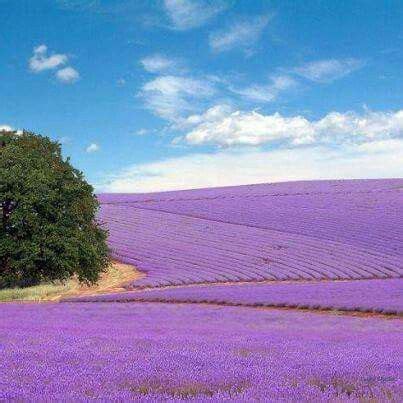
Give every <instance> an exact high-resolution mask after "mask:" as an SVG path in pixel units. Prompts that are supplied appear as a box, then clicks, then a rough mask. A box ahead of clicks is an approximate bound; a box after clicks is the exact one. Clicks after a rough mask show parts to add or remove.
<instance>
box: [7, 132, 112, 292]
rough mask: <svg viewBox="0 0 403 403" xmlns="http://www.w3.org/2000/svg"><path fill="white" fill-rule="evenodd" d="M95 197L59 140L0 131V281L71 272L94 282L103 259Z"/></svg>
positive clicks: (32, 280) (22, 282)
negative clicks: (65, 155) (64, 152)
mask: <svg viewBox="0 0 403 403" xmlns="http://www.w3.org/2000/svg"><path fill="white" fill-rule="evenodd" d="M97 209H98V201H97V199H96V197H95V195H94V193H93V188H92V186H91V185H89V184H88V183H87V182H86V181H85V179H84V177H83V174H82V173H81V172H80V171H79V170H77V169H75V168H74V167H73V166H72V165H71V163H70V161H69V159H68V158H67V159H64V158H63V156H62V151H61V146H60V144H59V143H57V142H55V141H52V140H51V139H49V138H48V137H44V136H40V135H36V134H34V133H31V132H27V131H24V132H22V133H17V132H14V131H2V132H0V217H1V226H0V287H2V288H4V287H11V286H22V287H23V286H29V285H35V284H38V283H40V282H43V281H54V280H66V279H68V278H70V277H72V276H73V275H76V276H77V277H78V279H79V280H80V281H81V282H85V283H89V284H90V283H94V282H96V281H97V280H98V278H99V275H100V274H101V273H102V272H103V271H105V269H106V268H107V266H108V264H109V258H108V248H107V245H106V238H107V232H106V230H105V229H104V228H102V225H101V224H100V223H98V222H97V221H96V212H97Z"/></svg>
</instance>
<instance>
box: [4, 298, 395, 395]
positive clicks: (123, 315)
mask: <svg viewBox="0 0 403 403" xmlns="http://www.w3.org/2000/svg"><path fill="white" fill-rule="evenodd" d="M1 309H2V321H1V323H0V401H18V402H21V401H24V402H25V401H26V402H30V401H94V400H95V401H146V402H154V401H167V400H168V401H180V400H182V401H183V400H190V401H215V402H221V401H235V402H250V401H261V402H263V401H290V402H301V401H303V402H308V401H338V402H340V401H354V402H358V401H378V402H384V401H399V400H400V397H401V393H402V392H403V389H402V383H401V365H402V361H401V357H402V356H401V354H400V353H401V350H402V347H403V345H402V338H401V332H402V330H403V327H402V324H401V322H400V321H397V320H385V319H379V318H356V317H346V316H344V317H341V316H335V315H322V314H321V315H319V314H313V313H312V314H311V313H305V312H301V313H299V312H288V313H287V314H284V312H283V311H275V310H272V311H264V310H257V309H250V308H240V307H238V308H235V307H206V306H195V305H164V304H147V303H146V304H116V303H109V304H101V303H95V304H85V303H70V304H67V303H65V304H41V305H34V304H4V305H2V306H1Z"/></svg>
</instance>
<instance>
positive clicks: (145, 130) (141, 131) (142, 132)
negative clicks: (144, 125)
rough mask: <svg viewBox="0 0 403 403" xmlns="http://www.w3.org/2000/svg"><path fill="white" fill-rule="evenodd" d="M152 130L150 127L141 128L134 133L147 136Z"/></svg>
mask: <svg viewBox="0 0 403 403" xmlns="http://www.w3.org/2000/svg"><path fill="white" fill-rule="evenodd" d="M149 132H150V131H149V130H148V129H139V130H137V131H136V132H135V133H134V134H135V135H136V136H145V135H146V134H148V133H149Z"/></svg>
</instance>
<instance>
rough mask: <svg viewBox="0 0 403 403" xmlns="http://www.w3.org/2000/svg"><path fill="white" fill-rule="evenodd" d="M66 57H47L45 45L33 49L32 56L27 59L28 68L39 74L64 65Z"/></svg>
mask: <svg viewBox="0 0 403 403" xmlns="http://www.w3.org/2000/svg"><path fill="white" fill-rule="evenodd" d="M67 61H68V57H67V55H64V54H52V55H50V56H48V48H47V46H46V45H40V46H37V47H36V48H34V54H33V56H32V57H31V58H30V59H29V68H30V69H31V71H32V72H34V73H40V72H41V71H45V70H53V69H55V68H57V67H59V66H62V65H64V64H66V63H67Z"/></svg>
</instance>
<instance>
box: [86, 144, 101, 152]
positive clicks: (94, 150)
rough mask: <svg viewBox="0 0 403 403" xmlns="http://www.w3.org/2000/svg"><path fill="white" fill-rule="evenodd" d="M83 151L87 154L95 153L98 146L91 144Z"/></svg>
mask: <svg viewBox="0 0 403 403" xmlns="http://www.w3.org/2000/svg"><path fill="white" fill-rule="evenodd" d="M85 151H86V152H87V153H95V152H97V151H99V145H98V144H96V143H91V144H90V145H89V146H88V147H87V148H86V149H85Z"/></svg>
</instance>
